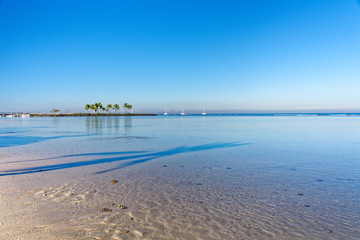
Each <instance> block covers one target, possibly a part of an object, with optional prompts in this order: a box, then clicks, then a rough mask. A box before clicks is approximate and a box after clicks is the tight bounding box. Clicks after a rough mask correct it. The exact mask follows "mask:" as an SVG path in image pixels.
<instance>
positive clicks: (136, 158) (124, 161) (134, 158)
mask: <svg viewBox="0 0 360 240" xmlns="http://www.w3.org/2000/svg"><path fill="white" fill-rule="evenodd" d="M244 145H249V143H242V144H241V143H238V142H227V143H210V144H204V145H197V146H192V147H188V146H180V147H177V148H172V149H169V150H165V151H160V152H150V153H147V152H140V154H139V153H138V152H134V153H135V154H132V155H127V156H120V157H111V158H98V159H94V160H87V161H78V162H69V163H61V164H52V165H43V166H37V167H30V168H21V169H14V170H6V171H3V172H2V173H0V176H9V175H21V174H29V173H34V172H39V171H42V172H46V171H54V170H60V169H68V168H75V167H82V166H90V165H96V164H103V163H110V162H121V163H120V164H119V165H118V166H117V167H115V168H111V169H108V170H105V171H100V172H96V173H95V174H100V173H105V172H110V171H113V170H117V169H121V168H125V167H128V166H132V165H135V164H139V163H143V162H147V161H150V160H154V159H157V158H161V157H167V156H174V155H178V154H181V153H188V152H197V151H206V150H211V149H220V148H229V147H239V146H244ZM124 153H129V152H118V153H117V152H115V153H114V152H113V153H88V154H76V155H65V156H61V157H59V158H62V157H78V156H86V155H88V156H93V155H94V156H96V155H100V156H106V155H111V154H124ZM42 160H44V159H42Z"/></svg>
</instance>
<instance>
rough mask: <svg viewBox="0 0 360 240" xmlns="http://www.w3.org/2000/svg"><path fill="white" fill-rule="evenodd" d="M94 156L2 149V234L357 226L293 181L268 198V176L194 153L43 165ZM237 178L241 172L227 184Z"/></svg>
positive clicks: (320, 231) (221, 235) (338, 234)
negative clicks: (122, 162)
mask: <svg viewBox="0 0 360 240" xmlns="http://www.w3.org/2000/svg"><path fill="white" fill-rule="evenodd" d="M89 159H90V157H89V156H82V157H80V156H77V157H76V158H54V156H46V157H44V156H34V155H25V154H24V155H21V154H19V155H17V154H11V153H10V154H8V153H4V152H2V155H1V165H2V174H3V175H2V176H1V181H0V184H1V186H0V187H1V188H0V189H1V190H0V196H1V197H0V202H1V204H0V208H1V209H0V210H1V213H2V214H1V217H0V223H1V225H0V229H1V231H0V239H1V240H8V239H9V240H10V239H24V240H25V239H341V238H343V237H346V239H356V238H357V236H356V231H354V226H352V225H348V226H346V225H342V226H341V229H339V227H338V226H337V225H336V222H337V221H339V219H336V217H335V218H334V217H332V218H330V216H327V215H326V214H327V213H325V214H324V215H321V208H319V209H320V210H319V211H320V212H319V213H320V216H319V215H318V214H314V212H313V210H311V208H313V207H314V206H315V207H316V205H318V204H321V202H320V201H319V202H313V203H312V206H311V207H306V206H305V207H304V203H305V202H306V201H304V200H303V199H304V196H298V194H297V193H296V192H291V193H290V194H289V191H292V190H291V187H290V183H289V191H284V189H280V188H283V186H282V187H280V188H279V189H275V190H276V191H277V192H278V194H277V195H274V199H268V197H264V196H269V192H268V191H269V188H267V187H266V178H265V179H263V180H262V181H263V182H262V184H259V185H253V186H250V187H249V186H241V185H239V184H238V183H241V182H243V183H246V182H247V181H249V176H243V177H242V178H243V179H241V181H238V180H239V179H238V178H239V176H238V174H234V175H232V173H231V171H230V170H232V169H227V168H226V167H225V166H222V165H219V164H212V165H211V164H210V165H209V166H208V167H205V168H203V167H202V171H201V174H199V173H200V172H199V169H197V168H196V167H194V165H192V168H187V166H188V165H190V164H191V162H190V161H189V162H187V161H186V160H185V161H184V159H182V161H181V162H178V161H176V159H175V158H174V159H171V161H168V160H169V159H164V160H162V161H160V160H159V161H158V162H156V161H155V164H154V163H143V164H141V165H136V166H132V167H131V168H124V169H122V170H121V171H120V172H119V171H113V172H108V173H105V174H94V173H98V172H99V171H102V170H104V171H105V170H106V169H109V168H111V167H112V163H107V164H105V165H104V166H97V167H95V166H87V167H81V168H69V169H59V170H56V171H39V170H41V168H40V167H39V168H37V166H40V165H41V167H42V168H43V169H44V166H47V165H48V166H55V165H56V166H58V165H59V164H60V165H61V166H64V165H63V164H67V163H71V162H72V161H87V160H89ZM54 161H55V162H56V164H55V165H54ZM169 162H170V163H171V164H169ZM162 163H166V165H165V164H162ZM164 165H165V166H164ZM14 169H22V170H20V171H14ZM25 169H26V170H25ZM28 169H31V170H28ZM36 169H38V170H36ZM8 170H11V171H8ZM227 171H228V172H227ZM185 172H187V173H188V176H189V177H188V178H187V179H184V177H183V176H184V173H185ZM214 172H215V174H214ZM4 173H5V175H4ZM19 173H21V174H19ZM226 173H228V174H227V175H228V177H227V178H226V179H225V178H223V177H222V176H223V175H224V174H226ZM6 174H8V175H6ZM231 178H234V180H235V178H236V179H237V180H236V181H233V184H229V183H228V181H229V179H231ZM111 180H116V182H111ZM224 181H227V182H224ZM226 186H227V187H226ZM271 191H274V189H272V190H271ZM288 195H292V197H289V196H288ZM276 198H277V199H276ZM294 199H297V200H294ZM285 201H288V202H285ZM291 202H296V204H290V205H289V203H291ZM289 206H290V207H289ZM354 217H356V216H354ZM327 218H329V219H327ZM354 220H355V221H356V219H354ZM347 228H348V229H347ZM352 231H353V232H354V235H353V236H351V235H349V232H352Z"/></svg>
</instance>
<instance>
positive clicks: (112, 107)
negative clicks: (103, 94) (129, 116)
mask: <svg viewBox="0 0 360 240" xmlns="http://www.w3.org/2000/svg"><path fill="white" fill-rule="evenodd" d="M123 108H124V109H127V110H129V111H132V105H130V104H128V103H124V105H123ZM84 109H85V110H86V111H89V110H92V111H93V112H95V113H97V112H98V111H102V112H111V111H114V112H116V111H119V110H120V106H119V104H114V105H112V104H108V105H107V106H106V107H105V106H103V105H102V103H101V102H98V103H94V104H91V105H90V104H86V105H85V107H84Z"/></svg>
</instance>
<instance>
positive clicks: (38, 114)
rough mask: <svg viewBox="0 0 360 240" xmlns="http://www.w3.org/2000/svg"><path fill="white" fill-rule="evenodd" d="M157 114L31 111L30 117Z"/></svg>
mask: <svg viewBox="0 0 360 240" xmlns="http://www.w3.org/2000/svg"><path fill="white" fill-rule="evenodd" d="M98 116H157V114H155V113H30V117H98Z"/></svg>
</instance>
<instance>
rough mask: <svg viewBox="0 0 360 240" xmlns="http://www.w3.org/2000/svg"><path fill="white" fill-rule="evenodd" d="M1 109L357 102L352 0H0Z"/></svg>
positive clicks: (238, 108)
mask: <svg viewBox="0 0 360 240" xmlns="http://www.w3.org/2000/svg"><path fill="white" fill-rule="evenodd" d="M0 84H1V91H0V111H29V112H48V111H50V110H51V109H52V108H58V109H61V110H62V111H66V110H68V111H82V110H83V106H84V105H85V104H86V103H93V102H98V101H100V102H102V103H103V104H108V103H120V104H122V103H124V102H129V103H130V104H133V106H134V109H135V111H136V112H156V111H163V109H164V108H165V107H167V109H168V110H169V111H180V109H181V108H182V107H183V108H184V109H185V111H201V110H202V107H205V108H206V110H207V112H212V111H227V112H263V111H269V112H282V111H295V112H299V111H302V112H306V111H325V112H326V111H328V112H333V111H335V112H342V111H345V112H346V111H350V112H354V111H356V112H359V111H360V3H359V1H357V0H291V1H289V0H236V1H224V0H219V1H211V0H203V1H196V0H191V1H190V0H189V1H188V0H179V1H176V0H171V1H169V0H163V1H156V0H154V1H150V0H143V1H140V0H113V1H111V0H101V1H92V0H0Z"/></svg>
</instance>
